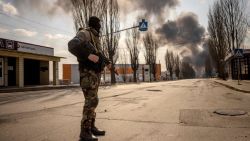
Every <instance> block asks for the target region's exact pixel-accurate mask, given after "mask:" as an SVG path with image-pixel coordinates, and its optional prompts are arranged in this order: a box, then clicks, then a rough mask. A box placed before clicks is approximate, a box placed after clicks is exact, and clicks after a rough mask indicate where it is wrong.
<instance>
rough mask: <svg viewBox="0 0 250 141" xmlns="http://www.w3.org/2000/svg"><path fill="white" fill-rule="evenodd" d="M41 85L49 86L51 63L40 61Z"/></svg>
mask: <svg viewBox="0 0 250 141" xmlns="http://www.w3.org/2000/svg"><path fill="white" fill-rule="evenodd" d="M40 85H49V61H40Z"/></svg>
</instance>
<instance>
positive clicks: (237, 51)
mask: <svg viewBox="0 0 250 141" xmlns="http://www.w3.org/2000/svg"><path fill="white" fill-rule="evenodd" d="M234 57H235V58H237V60H238V65H237V67H238V68H237V69H238V71H237V74H238V85H240V67H241V66H240V58H243V57H244V55H243V49H235V50H234Z"/></svg>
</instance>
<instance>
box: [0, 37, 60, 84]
mask: <svg viewBox="0 0 250 141" xmlns="http://www.w3.org/2000/svg"><path fill="white" fill-rule="evenodd" d="M60 59H61V57H57V56H54V49H53V48H49V47H44V46H39V45H34V44H29V43H24V42H19V41H14V40H9V39H3V38H0V87H10V86H14V87H15V86H17V87H25V86H34V85H49V84H50V80H49V75H50V72H49V70H50V62H51V63H53V68H52V70H53V85H58V84H59V72H58V63H59V62H60Z"/></svg>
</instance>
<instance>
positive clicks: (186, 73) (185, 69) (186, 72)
mask: <svg viewBox="0 0 250 141" xmlns="http://www.w3.org/2000/svg"><path fill="white" fill-rule="evenodd" d="M181 72H182V75H183V78H184V79H192V78H195V70H194V68H193V67H192V66H191V65H190V64H189V63H188V62H182V65H181Z"/></svg>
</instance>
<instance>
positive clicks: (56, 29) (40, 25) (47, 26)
mask: <svg viewBox="0 0 250 141" xmlns="http://www.w3.org/2000/svg"><path fill="white" fill-rule="evenodd" d="M0 14H1V15H4V16H7V17H10V18H12V19H14V20H18V19H20V20H23V21H26V22H25V24H28V23H27V22H29V23H33V24H36V25H39V27H44V28H49V29H52V30H54V31H60V32H64V33H70V34H74V33H73V32H70V31H66V30H62V29H59V28H56V27H52V26H49V25H46V24H42V23H39V22H37V21H34V20H30V19H28V18H25V17H23V16H20V15H15V16H10V15H8V14H6V13H4V12H3V11H0ZM17 18H18V19H17ZM20 20H19V22H21V21H20ZM29 25H30V24H29ZM31 26H33V27H34V25H31Z"/></svg>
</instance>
